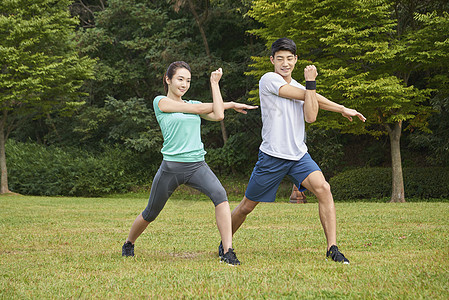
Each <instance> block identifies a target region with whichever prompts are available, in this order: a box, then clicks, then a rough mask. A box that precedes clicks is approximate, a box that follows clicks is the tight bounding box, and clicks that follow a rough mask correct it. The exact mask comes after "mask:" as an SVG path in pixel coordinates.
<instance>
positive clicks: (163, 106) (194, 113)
mask: <svg viewBox="0 0 449 300" xmlns="http://www.w3.org/2000/svg"><path fill="white" fill-rule="evenodd" d="M222 75H223V72H222V70H221V68H220V69H218V70H216V71H214V72H212V74H211V76H210V83H211V89H212V99H213V103H201V102H200V101H194V100H190V101H187V100H183V99H182V97H183V96H184V94H185V93H186V92H187V91H188V89H189V87H190V80H191V70H190V67H189V65H188V64H187V63H185V62H183V61H177V62H173V63H172V64H170V66H169V67H168V69H167V72H166V73H165V75H164V79H163V82H164V88H165V92H166V93H167V96H157V97H156V98H155V99H154V101H153V107H154V112H155V114H156V118H157V121H158V123H159V126H160V127H161V131H162V135H163V137H164V144H163V147H162V150H161V152H162V154H163V161H162V163H161V166H160V167H159V170H158V171H157V173H156V175H155V177H154V180H153V184H152V186H151V192H150V198H149V201H148V205H147V207H146V208H145V210H144V211H143V212H142V213H141V214H140V215H138V216H137V218H136V220H135V221H134V223H133V225H132V227H131V230H130V232H129V235H128V238H127V239H126V241H125V244H124V245H123V247H122V256H134V242H135V241H136V239H137V238H138V237H139V236H140V235H141V234H142V232H143V231H144V230H145V228H146V227H147V226H148V224H150V222H152V221H153V220H154V219H155V218H156V217H157V216H158V214H159V213H160V212H161V210H162V209H163V207H164V205H165V203H166V202H167V200H168V198H169V197H170V195H171V194H172V193H173V191H174V190H175V189H176V188H177V187H178V186H179V185H181V184H186V185H188V186H190V187H192V188H195V189H197V190H199V191H201V192H203V193H204V194H206V195H207V196H209V198H210V199H211V200H212V202H213V203H214V205H215V216H216V221H217V227H218V230H219V232H220V235H221V239H222V243H223V249H228V250H227V251H224V253H223V255H221V261H224V262H226V263H228V264H230V265H239V264H240V262H239V260H238V259H237V257H236V255H235V252H234V250H233V249H232V229H231V212H230V208H229V203H228V200H227V196H226V191H225V190H224V188H223V186H222V185H221V183H220V181H219V180H218V178H217V177H216V176H215V174H214V173H213V172H212V171H211V169H210V168H209V166H208V165H207V164H206V162H205V161H204V155H205V153H206V151H204V147H203V143H202V142H201V134H200V125H201V119H200V117H201V118H203V119H206V120H210V121H221V120H223V118H224V110H225V109H231V108H232V109H234V110H236V111H238V112H241V113H244V114H246V111H245V110H246V109H255V108H257V107H256V106H250V105H246V104H240V103H235V102H227V103H223V99H222V97H221V92H220V86H219V84H218V83H219V81H220V79H221V76H222Z"/></svg>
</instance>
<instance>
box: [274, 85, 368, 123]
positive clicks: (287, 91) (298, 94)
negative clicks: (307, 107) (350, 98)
mask: <svg viewBox="0 0 449 300" xmlns="http://www.w3.org/2000/svg"><path fill="white" fill-rule="evenodd" d="M305 95H306V91H305V90H303V89H300V88H297V87H295V86H292V85H290V84H286V85H284V86H282V87H281V88H280V89H279V96H281V97H283V98H288V99H296V100H301V101H304V99H305ZM316 98H317V101H318V105H319V106H320V109H324V110H327V111H333V112H337V113H341V114H342V116H343V117H345V118H347V119H348V120H349V121H352V117H358V118H359V119H360V120H361V121H362V122H365V120H366V118H365V117H364V116H363V115H362V114H361V113H359V112H358V111H356V110H355V109H351V108H347V107H344V106H343V105H341V104H337V103H335V102H333V101H330V100H329V99H327V98H326V97H324V96H322V95H320V94H318V93H317V94H316Z"/></svg>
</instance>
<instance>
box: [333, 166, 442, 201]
mask: <svg viewBox="0 0 449 300" xmlns="http://www.w3.org/2000/svg"><path fill="white" fill-rule="evenodd" d="M391 179H392V178H391V169H390V168H360V169H354V170H349V171H345V172H341V173H340V174H338V175H336V176H334V177H332V179H331V180H330V184H331V187H332V193H333V195H334V199H335V201H354V200H360V199H381V198H386V197H389V196H390V195H391ZM404 182H405V190H406V192H407V195H408V197H409V198H420V199H432V198H448V197H449V168H447V167H427V168H404Z"/></svg>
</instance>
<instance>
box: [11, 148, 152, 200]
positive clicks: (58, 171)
mask: <svg viewBox="0 0 449 300" xmlns="http://www.w3.org/2000/svg"><path fill="white" fill-rule="evenodd" d="M6 155H7V166H8V181H9V188H10V190H12V191H14V192H16V193H20V194H24V195H42V196H89V197H94V196H101V195H104V194H108V193H119V192H126V191H129V190H130V188H131V187H132V186H134V185H136V184H138V183H140V182H138V178H136V175H137V174H135V173H136V172H133V169H135V168H136V166H135V164H136V163H135V162H136V157H135V155H133V153H132V152H131V151H129V150H123V149H118V148H107V149H105V151H104V152H103V153H100V154H98V155H93V154H91V153H89V152H87V151H83V150H78V149H61V148H57V147H51V146H50V147H47V146H43V145H40V144H36V143H19V142H16V141H14V140H9V141H8V143H7V145H6ZM146 178H148V177H146Z"/></svg>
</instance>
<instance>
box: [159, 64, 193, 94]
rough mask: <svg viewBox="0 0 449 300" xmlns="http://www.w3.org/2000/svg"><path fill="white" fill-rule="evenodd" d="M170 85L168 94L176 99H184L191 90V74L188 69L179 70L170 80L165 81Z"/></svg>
mask: <svg viewBox="0 0 449 300" xmlns="http://www.w3.org/2000/svg"><path fill="white" fill-rule="evenodd" d="M165 80H166V81H167V84H168V92H169V93H172V94H173V95H174V96H176V97H182V96H184V94H185V93H186V92H187V91H188V90H189V88H190V81H191V74H190V72H189V70H187V69H186V68H178V69H177V70H176V72H175V74H174V75H173V77H172V78H171V79H170V78H168V77H166V79H165Z"/></svg>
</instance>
